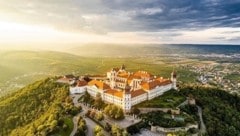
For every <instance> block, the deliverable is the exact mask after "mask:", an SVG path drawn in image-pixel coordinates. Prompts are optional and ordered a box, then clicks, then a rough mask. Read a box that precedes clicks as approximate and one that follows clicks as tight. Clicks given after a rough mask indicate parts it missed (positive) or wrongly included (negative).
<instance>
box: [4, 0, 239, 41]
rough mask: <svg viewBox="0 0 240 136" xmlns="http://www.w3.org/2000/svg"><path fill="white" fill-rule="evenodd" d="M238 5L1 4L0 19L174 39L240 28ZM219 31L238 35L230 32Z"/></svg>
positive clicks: (230, 0) (198, 1) (143, 0)
mask: <svg viewBox="0 0 240 136" xmlns="http://www.w3.org/2000/svg"><path fill="white" fill-rule="evenodd" d="M239 7H240V1H239V0H137V1H136V0H81V1H80V0H73V1H68V0H51V1H49V0H34V1H29V0H21V1H19V0H7V1H6V0H0V19H4V20H7V21H13V22H20V23H24V24H34V25H43V26H45V25H46V26H48V27H52V28H54V29H56V30H59V31H67V32H73V33H91V34H92V33H93V34H97V35H106V36H107V34H108V33H118V34H120V33H123V34H124V33H134V35H139V36H143V35H144V36H146V37H148V38H147V39H150V40H151V39H154V40H158V41H164V40H165V41H171V40H174V38H177V39H178V38H179V37H182V36H183V35H185V32H189V33H191V31H193V32H202V30H211V29H212V28H230V29H231V28H239V27H240V15H239V13H240V8H239ZM221 32H222V33H225V32H226V33H228V35H235V34H234V32H232V29H231V31H229V32H228V30H225V31H221ZM217 33H218V32H216V34H215V35H218V34H217ZM226 33H225V35H227V34H226ZM230 33H231V34H230ZM149 36H153V37H152V38H149ZM185 36H186V35H185ZM215 37H218V36H215ZM198 38H201V37H198ZM209 39H214V38H213V37H209ZM235 39H237V38H235ZM215 40H219V39H218V38H215Z"/></svg>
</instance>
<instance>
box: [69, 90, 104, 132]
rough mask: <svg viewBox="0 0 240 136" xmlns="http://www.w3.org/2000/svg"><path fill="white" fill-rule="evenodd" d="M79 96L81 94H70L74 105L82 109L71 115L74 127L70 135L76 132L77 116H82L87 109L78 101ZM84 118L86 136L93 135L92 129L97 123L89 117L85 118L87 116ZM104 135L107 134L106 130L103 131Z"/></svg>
mask: <svg viewBox="0 0 240 136" xmlns="http://www.w3.org/2000/svg"><path fill="white" fill-rule="evenodd" d="M81 96H82V94H79V95H71V97H72V98H73V103H74V106H81V107H82V110H83V111H82V112H81V113H79V114H77V115H76V116H74V117H73V124H74V127H73V130H72V133H71V134H70V136H74V135H75V134H76V132H77V127H78V124H77V123H78V122H77V121H78V118H79V117H80V116H82V117H84V115H85V114H86V113H87V111H88V108H87V107H86V106H84V105H82V104H81V103H79V102H78V99H79V98H80V97H81ZM84 120H85V121H86V125H87V136H94V133H93V130H94V128H95V127H96V126H97V124H96V123H95V122H94V121H92V120H91V119H89V118H87V117H84ZM104 135H105V136H108V135H109V134H108V133H107V132H106V131H104Z"/></svg>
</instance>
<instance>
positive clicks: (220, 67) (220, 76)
mask: <svg viewBox="0 0 240 136" xmlns="http://www.w3.org/2000/svg"><path fill="white" fill-rule="evenodd" d="M183 68H185V69H188V70H190V71H192V72H195V73H197V74H198V75H199V76H197V77H196V78H197V79H196V80H197V81H198V82H199V83H201V84H203V85H206V86H216V87H218V88H220V89H223V90H226V91H228V92H230V93H233V94H234V93H236V94H240V69H239V68H240V64H238V63H236V64H234V63H212V64H201V63H200V64H198V65H184V66H183Z"/></svg>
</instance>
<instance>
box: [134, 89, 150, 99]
mask: <svg viewBox="0 0 240 136" xmlns="http://www.w3.org/2000/svg"><path fill="white" fill-rule="evenodd" d="M145 93H147V92H145V91H144V90H143V89H139V90H136V91H131V97H132V98H134V97H137V96H140V95H142V94H145Z"/></svg>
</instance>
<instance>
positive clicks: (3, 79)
mask: <svg viewBox="0 0 240 136" xmlns="http://www.w3.org/2000/svg"><path fill="white" fill-rule="evenodd" d="M160 60H161V61H160ZM160 60H157V59H156V58H148V57H146V58H144V57H117V56H116V57H114V56H113V57H95V56H93V57H84V56H77V55H73V54H70V53H63V52H50V51H39V52H36V51H8V52H1V53H0V75H1V76H0V96H1V95H5V94H6V93H9V92H10V91H14V90H17V89H19V88H22V87H24V86H25V85H27V84H29V83H32V82H33V81H37V80H39V79H43V78H46V77H54V76H61V75H66V74H74V75H105V74H106V72H107V71H109V70H110V69H111V68H113V67H119V66H121V65H122V64H125V65H126V67H127V70H128V71H131V72H134V71H138V70H145V71H148V72H150V73H152V74H154V75H158V76H162V77H165V78H170V74H171V72H172V70H173V69H175V70H176V71H177V73H178V75H179V80H180V81H183V82H191V81H194V79H195V76H196V75H195V74H194V73H193V72H189V71H187V70H184V69H181V68H178V67H177V65H176V64H172V63H167V62H166V61H163V58H161V59H160ZM156 62H158V63H156ZM159 62H161V63H159Z"/></svg>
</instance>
